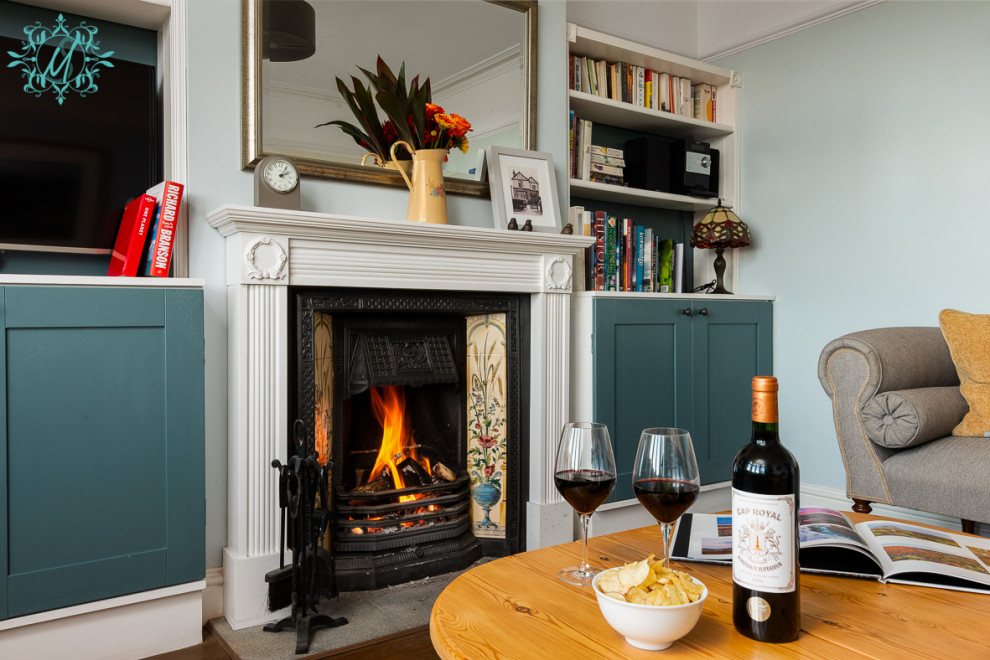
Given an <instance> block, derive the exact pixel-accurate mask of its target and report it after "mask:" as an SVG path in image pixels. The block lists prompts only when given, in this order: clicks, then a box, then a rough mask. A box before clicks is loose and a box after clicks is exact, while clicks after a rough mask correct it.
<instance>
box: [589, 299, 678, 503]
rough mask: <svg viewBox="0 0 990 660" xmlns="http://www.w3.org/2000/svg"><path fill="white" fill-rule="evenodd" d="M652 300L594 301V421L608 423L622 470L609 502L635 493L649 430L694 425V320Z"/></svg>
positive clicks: (619, 467) (669, 306)
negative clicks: (635, 471)
mask: <svg viewBox="0 0 990 660" xmlns="http://www.w3.org/2000/svg"><path fill="white" fill-rule="evenodd" d="M653 303H654V301H643V300H621V299H615V298H603V299H601V300H596V301H595V306H594V321H593V323H594V340H593V351H594V374H593V378H594V382H595V384H594V392H593V405H594V409H595V410H594V419H595V421H598V422H602V423H604V424H606V425H607V426H608V430H609V434H610V435H611V437H612V446H613V448H614V450H615V463H616V468H617V470H618V481H617V483H616V486H615V491H614V492H613V493H612V497H611V498H610V501H611V500H624V499H629V498H631V497H634V495H633V490H632V468H633V461H634V459H635V458H636V447H637V446H638V444H639V435H640V433H641V432H642V430H643V429H644V428H648V427H651V426H683V427H685V428H690V427H691V424H692V419H691V418H692V414H693V412H692V407H691V336H690V335H691V318H690V317H689V316H686V315H684V314H682V313H681V309H680V307H677V306H674V305H657V304H653ZM681 307H683V305H682V306H681Z"/></svg>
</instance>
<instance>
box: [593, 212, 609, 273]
mask: <svg viewBox="0 0 990 660" xmlns="http://www.w3.org/2000/svg"><path fill="white" fill-rule="evenodd" d="M606 221H607V220H606V217H605V211H595V212H594V225H595V226H594V235H595V291H604V290H605V224H606Z"/></svg>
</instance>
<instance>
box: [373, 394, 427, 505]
mask: <svg viewBox="0 0 990 660" xmlns="http://www.w3.org/2000/svg"><path fill="white" fill-rule="evenodd" d="M369 392H370V394H371V409H372V411H373V412H374V414H375V419H376V420H377V421H378V423H379V424H381V427H382V443H381V447H379V449H378V458H377V459H376V460H375V466H374V467H373V468H372V470H371V473H370V475H371V476H370V479H375V478H377V477H378V476H379V475H380V474H382V473H383V472H384V471H385V470H389V471H391V473H392V480H393V482H394V483H395V487H396V488H405V486H406V483H405V481H404V480H403V478H402V474H401V473H400V471H399V468H398V466H397V465H396V462H397V461H401V460H402V459H403V458H405V457H406V456H408V457H410V458H412V459H413V460H415V461H416V462H418V463H419V464H420V465H422V466H423V467H424V468H426V471H427V472H430V470H431V468H430V461H429V459H428V458H426V457H425V456H420V455H419V453H418V452H417V450H416V447H415V445H414V443H413V437H412V431H411V430H410V422H409V418H408V416H407V415H406V396H405V390H404V389H403V388H402V387H398V386H395V385H386V386H384V387H380V388H379V387H372V388H371V389H370V390H369ZM399 499H400V501H402V502H407V501H410V500H414V499H417V497H416V496H412V495H406V496H403V497H400V498H399Z"/></svg>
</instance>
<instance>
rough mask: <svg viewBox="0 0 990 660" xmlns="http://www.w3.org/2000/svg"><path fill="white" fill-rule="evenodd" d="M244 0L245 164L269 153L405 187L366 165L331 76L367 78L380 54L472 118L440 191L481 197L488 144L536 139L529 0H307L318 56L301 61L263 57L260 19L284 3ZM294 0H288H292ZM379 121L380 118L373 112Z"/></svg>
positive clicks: (532, 5) (526, 144) (316, 172)
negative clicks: (347, 129)
mask: <svg viewBox="0 0 990 660" xmlns="http://www.w3.org/2000/svg"><path fill="white" fill-rule="evenodd" d="M244 1H245V8H246V10H245V23H244V29H245V35H244V37H245V39H244V42H245V61H244V78H245V79H244V84H243V90H244V99H243V101H244V117H243V124H244V131H243V132H244V135H243V150H242V151H243V166H244V167H245V169H251V168H253V167H254V165H255V164H256V163H257V162H258V161H259V160H261V158H263V157H264V156H266V155H268V154H282V155H286V156H289V157H291V158H293V159H294V160H295V161H296V163H297V165H298V166H299V170H300V172H301V173H302V174H303V175H305V176H312V177H318V178H326V179H337V180H346V181H354V182H362V183H377V184H382V185H391V186H403V187H404V186H405V183H404V182H403V180H402V179H401V178H400V177H399V176H398V174H396V173H395V172H393V171H391V170H386V169H383V168H381V167H378V166H376V165H374V164H373V163H374V159H373V158H371V157H369V158H368V159H367V165H362V164H361V160H362V157H363V156H364V155H365V154H366V153H367V151H366V150H365V149H363V148H362V147H360V146H358V145H357V144H356V143H355V142H354V140H353V139H352V138H351V137H349V136H348V135H346V134H345V133H344V132H343V131H342V130H341V129H340V128H339V127H338V126H321V127H317V124H322V123H325V122H327V121H331V120H335V119H341V120H344V121H347V122H350V123H354V124H357V121H356V118H355V117H354V114H353V113H352V112H351V110H350V108H349V107H348V106H347V104H346V103H345V101H344V99H343V98H342V97H341V95H340V93H339V92H338V90H337V83H336V78H337V77H339V78H341V79H342V80H344V81H345V82H346V83H347V86H348V88H351V89H353V84H352V81H351V76H356V77H358V78H359V79H360V80H361V81H362V83H363V84H364V85H366V86H367V85H368V80H367V78H366V77H365V76H364V75H363V74H362V73H361V72H360V70H359V69H358V67H361V68H364V69H367V70H369V71H372V72H374V71H375V63H376V61H377V58H378V56H379V55H381V57H382V58H383V59H384V60H385V62H386V63H387V64H388V65H389V66H390V67H391V68H392V70H393V71H394V72H395V73H396V74H398V72H399V67H400V66H401V65H402V64H403V63H405V71H406V80H407V83H408V81H410V80H411V79H412V77H413V76H415V75H419V77H420V82H422V81H423V80H424V79H425V78H427V77H428V78H429V79H430V82H431V85H432V91H433V102H434V103H436V104H437V105H440V106H441V107H443V108H444V110H445V111H446V112H448V113H456V114H458V115H460V116H462V117H463V118H464V119H466V120H467V121H469V122H470V123H471V127H472V130H471V131H470V132H469V133H468V134H467V137H468V141H469V149H468V151H467V153H461V152H460V151H459V150H457V149H453V150H451V152H450V154H449V157H448V161H447V162H446V163H445V164H444V179H445V188H446V190H447V191H448V192H454V193H465V194H475V195H488V184H487V182H485V181H483V180H482V179H483V162H484V152H485V148H486V147H487V146H488V145H500V146H506V147H514V148H522V149H532V148H533V147H534V144H535V135H534V127H535V116H536V108H535V88H534V87H535V63H536V52H535V51H536V38H535V35H536V2H488V1H486V0H417V1H415V2H410V1H409V0H375V1H370V0H306V3H307V4H308V5H310V6H311V7H312V9H313V12H314V13H315V46H316V49H315V53H314V54H313V55H312V56H310V57H307V58H305V59H301V60H298V61H288V62H277V61H274V62H273V61H271V60H270V59H269V58H268V57H267V56H266V57H263V56H262V55H263V51H264V53H265V54H267V49H266V48H265V44H264V41H265V37H264V35H265V34H266V30H265V26H264V20H266V18H267V20H269V21H270V22H271V23H274V22H275V21H274V19H272V18H271V12H273V11H278V5H279V4H280V2H281V1H282V0H244ZM290 4H291V3H290ZM379 114H380V115H381V116H382V118H383V119H384V116H383V115H382V113H379Z"/></svg>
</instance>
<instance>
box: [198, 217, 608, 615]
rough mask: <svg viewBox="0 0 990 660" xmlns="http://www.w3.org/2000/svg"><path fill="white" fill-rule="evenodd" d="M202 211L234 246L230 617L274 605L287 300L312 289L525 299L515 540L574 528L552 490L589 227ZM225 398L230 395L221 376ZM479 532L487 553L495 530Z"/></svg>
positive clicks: (289, 339) (550, 537)
mask: <svg viewBox="0 0 990 660" xmlns="http://www.w3.org/2000/svg"><path fill="white" fill-rule="evenodd" d="M455 220H456V218H455ZM207 222H208V223H209V225H210V226H211V227H213V228H214V229H215V230H216V231H217V232H218V233H219V234H220V235H222V236H223V237H225V245H226V272H227V303H228V309H227V327H228V330H227V345H228V348H229V353H228V369H227V386H226V391H225V394H226V401H227V406H228V420H227V447H226V456H227V464H228V470H227V483H226V487H227V544H226V546H225V547H224V549H223V590H224V616H225V618H226V619H227V621H228V623H230V625H231V627H232V628H234V629H235V630H236V629H241V628H244V627H247V626H251V625H256V624H259V623H264V622H267V621H271V620H273V619H275V618H277V616H278V613H271V612H268V611H267V610H266V608H265V602H266V595H267V585H266V584H265V582H264V576H265V574H266V573H267V572H268V571H270V570H272V569H273V568H277V567H278V561H279V552H278V547H279V517H278V480H277V475H276V474H275V471H274V470H272V469H271V466H270V463H271V460H272V458H273V457H277V458H279V459H281V460H283V462H284V461H285V460H287V456H286V452H287V447H288V438H289V433H288V429H290V428H291V422H292V420H294V419H295V418H296V417H297V410H296V402H295V401H292V402H291V403H290V400H291V399H292V398H293V397H294V396H295V395H294V394H293V392H294V390H295V379H296V369H297V365H296V357H295V356H296V351H295V350H290V346H289V345H290V344H292V343H293V342H294V341H296V339H295V337H294V328H293V327H292V319H293V318H294V315H292V314H290V312H289V309H290V307H291V306H292V305H294V304H295V303H293V302H292V301H293V300H294V297H295V293H298V292H299V291H301V290H302V288H304V287H306V288H310V287H311V288H314V289H325V288H333V289H335V290H340V289H380V290H383V291H417V292H423V291H427V292H433V293H435V294H440V293H444V292H470V293H475V294H481V295H487V294H496V295H502V294H508V295H513V296H519V297H520V299H521V300H524V301H526V304H527V306H528V310H529V329H528V331H523V332H521V338H522V339H523V340H525V341H526V342H528V346H529V359H528V363H527V365H526V369H527V373H528V376H527V377H526V378H525V379H524V381H525V382H523V383H521V385H523V386H525V387H526V388H527V391H528V396H527V397H526V399H527V404H528V411H529V417H528V420H527V421H525V422H523V421H522V420H521V421H520V423H521V424H523V425H524V427H525V431H526V433H527V435H528V439H529V445H528V448H527V449H526V451H525V454H526V468H525V475H523V474H521V473H520V474H518V476H519V477H520V479H522V477H523V476H525V487H524V488H523V487H522V485H521V484H522V483H523V482H522V481H521V482H520V489H519V490H520V492H519V493H518V496H517V506H518V511H519V522H520V527H519V532H518V534H519V540H518V542H519V544H520V549H523V548H526V549H532V548H538V547H543V546H546V545H550V544H553V543H561V542H564V541H571V540H573V538H574V537H573V527H572V522H571V521H572V518H573V510H572V509H571V508H570V507H569V506H568V505H567V503H566V502H564V501H563V500H562V499H561V497H560V495H559V493H557V491H556V489H555V488H554V485H553V478H552V477H553V474H552V471H553V458H554V449H555V445H556V440H557V437H558V436H559V434H560V429H561V427H562V426H563V424H564V423H565V422H566V421H568V416H569V414H568V399H569V394H570V392H569V379H570V377H571V374H570V369H569V361H568V352H569V345H570V332H571V320H570V317H571V304H570V294H571V281H572V278H571V274H572V272H574V270H575V268H576V267H575V263H574V262H575V259H576V258H579V257H580V255H581V254H582V253H583V251H584V249H585V248H586V247H588V246H589V245H590V243H591V242H592V239H591V238H588V237H584V236H569V235H560V234H552V233H543V232H518V231H516V232H512V231H504V230H496V229H490V228H487V229H486V228H479V227H467V226H458V225H427V224H422V223H416V222H405V221H403V220H382V219H376V218H367V217H354V216H342V215H334V214H328V213H312V212H306V211H288V210H280V209H266V208H260V207H254V206H239V205H224V206H221V207H220V208H217V209H215V210H214V211H212V212H210V213H209V214H207ZM579 272H580V271H579ZM290 290H291V291H292V292H293V293H292V294H291V295H290ZM209 340H210V339H209V337H207V341H209ZM208 391H209V389H208ZM217 396H220V397H221V399H220V400H222V397H223V388H217ZM475 505H476V504H474V503H472V505H471V506H475ZM523 520H524V521H525V524H524V525H523ZM478 534H480V532H476V533H475V536H476V538H477V537H478ZM479 542H480V543H481V545H482V548H483V552H487V550H486V549H485V545H486V543H489V541H488V540H487V539H485V538H480V539H479Z"/></svg>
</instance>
